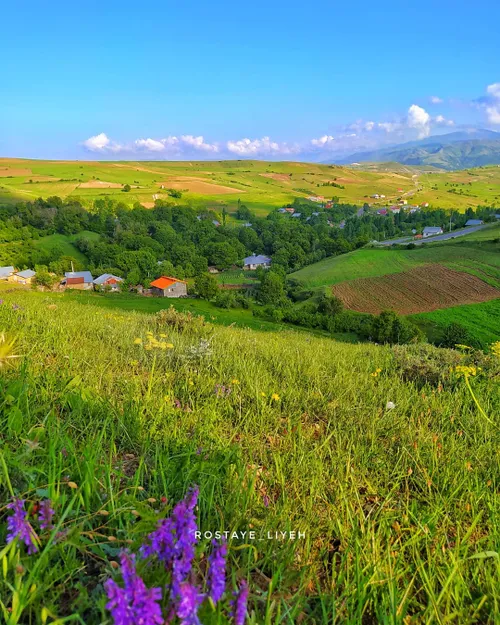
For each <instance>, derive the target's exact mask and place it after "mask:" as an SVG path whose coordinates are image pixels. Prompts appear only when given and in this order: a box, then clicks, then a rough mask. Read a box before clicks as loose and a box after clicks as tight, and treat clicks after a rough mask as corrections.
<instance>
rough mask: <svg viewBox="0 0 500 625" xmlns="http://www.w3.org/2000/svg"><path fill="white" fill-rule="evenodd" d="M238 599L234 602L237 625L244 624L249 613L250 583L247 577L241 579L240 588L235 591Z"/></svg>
mask: <svg viewBox="0 0 500 625" xmlns="http://www.w3.org/2000/svg"><path fill="white" fill-rule="evenodd" d="M235 595H236V599H235V600H234V601H233V602H232V604H233V608H234V612H233V616H234V623H235V625H243V624H244V622H245V619H246V615H247V602H248V583H247V581H246V579H242V580H241V584H240V589H239V591H238V592H237V593H235Z"/></svg>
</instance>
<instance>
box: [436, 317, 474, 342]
mask: <svg viewBox="0 0 500 625" xmlns="http://www.w3.org/2000/svg"><path fill="white" fill-rule="evenodd" d="M471 342H472V337H471V335H470V333H469V331H468V330H467V328H465V327H464V326H462V325H460V324H459V323H456V322H455V321H453V322H452V323H450V324H448V325H447V326H446V328H445V329H444V332H443V336H442V338H441V342H440V345H441V346H442V347H455V345H468V346H470V344H471Z"/></svg>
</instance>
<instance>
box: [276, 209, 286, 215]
mask: <svg viewBox="0 0 500 625" xmlns="http://www.w3.org/2000/svg"><path fill="white" fill-rule="evenodd" d="M278 213H281V214H283V213H286V208H278Z"/></svg>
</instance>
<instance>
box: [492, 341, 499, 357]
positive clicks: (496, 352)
mask: <svg viewBox="0 0 500 625" xmlns="http://www.w3.org/2000/svg"><path fill="white" fill-rule="evenodd" d="M490 349H491V353H492V354H493V355H494V356H496V357H497V358H500V341H496V342H495V343H492V344H491V345H490Z"/></svg>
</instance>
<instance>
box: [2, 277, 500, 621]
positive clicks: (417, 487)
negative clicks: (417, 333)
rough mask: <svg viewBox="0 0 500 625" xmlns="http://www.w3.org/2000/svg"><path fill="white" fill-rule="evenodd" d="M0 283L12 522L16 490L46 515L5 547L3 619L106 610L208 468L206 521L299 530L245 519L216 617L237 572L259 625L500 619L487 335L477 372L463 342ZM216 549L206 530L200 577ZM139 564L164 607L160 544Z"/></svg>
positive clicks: (210, 615) (205, 525)
mask: <svg viewBox="0 0 500 625" xmlns="http://www.w3.org/2000/svg"><path fill="white" fill-rule="evenodd" d="M0 291H1V293H0V295H1V299H2V303H1V304H0V327H1V328H2V332H3V333H4V334H3V335H2V336H4V337H5V340H4V341H3V342H2V349H1V351H0V362H1V363H2V367H1V368H0V419H1V421H2V453H1V456H0V458H1V463H0V492H1V495H2V502H3V504H2V507H1V508H0V538H1V539H2V544H3V545H4V544H5V537H6V533H7V527H6V526H7V520H8V518H10V515H11V513H12V511H11V510H10V509H7V508H6V507H5V504H6V503H8V502H9V501H12V498H14V497H16V498H22V500H23V501H24V504H23V505H24V506H25V510H26V514H27V515H28V517H27V519H28V520H29V522H30V523H31V524H32V526H33V527H36V530H37V533H36V535H33V537H32V540H33V541H34V542H35V547H36V551H35V552H34V553H31V554H30V553H27V550H26V546H25V545H23V544H21V540H19V539H15V540H14V541H10V542H9V544H7V545H5V546H4V547H3V551H2V554H3V555H2V562H3V567H2V575H1V576H0V596H1V602H2V606H3V607H4V610H3V614H4V615H6V617H7V618H6V619H5V620H6V621H7V622H8V623H12V624H14V623H16V622H17V623H18V624H21V623H33V624H35V623H43V621H44V619H45V622H46V623H47V624H49V623H58V622H59V623H61V622H76V623H89V624H90V623H106V622H108V623H109V622H110V617H109V613H108V611H107V610H106V607H105V606H106V603H107V599H106V595H105V586H104V584H105V582H106V580H108V579H109V578H114V579H117V580H120V576H119V573H118V571H117V570H116V569H117V568H119V562H118V560H119V554H120V552H121V551H122V550H123V549H124V548H126V549H128V550H130V551H131V552H132V553H139V550H140V548H141V546H142V545H144V543H145V542H147V536H148V534H150V533H151V532H153V531H154V530H155V528H156V527H157V524H158V521H159V520H160V519H163V518H165V517H167V516H169V515H170V513H171V511H172V507H173V506H174V504H175V503H176V502H178V501H179V500H181V499H182V498H183V497H184V495H185V494H186V492H187V490H188V488H189V487H192V486H194V485H197V486H198V487H199V499H198V506H197V508H196V512H195V514H196V523H197V526H198V527H199V528H200V530H201V531H202V532H205V531H215V530H221V531H225V530H230V531H233V530H238V531H240V532H242V531H245V530H248V529H249V528H251V529H253V530H255V532H256V534H257V536H258V537H261V536H264V537H267V536H269V533H270V534H271V536H274V533H275V532H280V531H285V532H291V531H295V532H298V531H300V532H303V534H304V537H303V538H300V539H297V538H296V539H295V540H275V539H263V540H260V539H259V540H255V541H252V540H248V539H245V538H238V537H236V538H234V537H232V536H231V535H230V537H229V539H228V556H227V563H228V575H227V584H226V586H227V590H226V594H225V596H224V598H223V599H222V600H221V602H220V603H219V605H218V606H217V607H216V608H214V607H212V606H211V604H210V602H208V601H207V602H205V603H204V605H203V607H202V611H201V613H200V617H201V621H202V622H203V623H211V624H213V625H215V624H216V623H218V624H220V625H222V624H225V623H228V622H231V621H228V620H227V619H226V618H225V616H223V614H225V613H226V608H228V607H229V606H228V604H229V600H230V599H231V596H232V591H233V590H234V589H235V588H236V587H237V585H238V584H240V583H241V580H242V579H244V580H247V581H248V585H249V602H248V613H249V618H248V623H249V625H257V624H261V623H262V624H264V623H268V624H274V623H283V624H286V625H295V624H297V623H303V624H304V625H309V624H310V625H313V624H316V625H318V624H319V623H331V624H332V625H344V624H345V625H358V624H359V623H366V624H367V625H371V624H375V623H384V622H387V623H391V624H392V625H409V623H447V622H448V623H452V622H456V623H468V624H469V625H476V624H477V625H480V624H486V623H494V622H496V621H497V620H498V618H499V617H500V603H499V594H498V589H499V587H500V578H499V567H498V556H497V552H498V542H499V540H500V528H499V522H498V520H499V518H500V510H499V501H498V485H499V481H500V473H499V463H498V444H499V431H498V427H497V426H496V424H495V422H494V418H495V415H498V414H499V413H500V403H499V402H500V396H499V394H498V392H497V385H498V374H499V372H500V361H499V360H498V357H497V356H496V355H495V353H494V352H489V353H488V355H484V354H483V355H481V356H477V357H478V358H479V357H480V358H481V360H480V364H481V370H480V371H478V374H477V375H476V376H472V375H471V377H470V379H469V378H467V380H466V379H464V377H463V375H461V374H460V373H459V371H460V370H459V371H458V372H457V370H456V369H455V367H456V366H457V365H461V366H466V367H468V368H467V369H466V370H467V371H468V370H472V367H473V365H474V362H475V361H474V360H473V358H475V357H476V356H475V355H472V356H471V355H470V354H468V353H460V352H457V351H452V350H438V349H436V348H432V347H431V346H418V345H417V346H399V347H398V348H390V347H387V346H376V345H373V344H359V345H345V344H341V343H338V342H335V341H332V340H331V339H327V338H319V337H315V336H313V335H311V334H309V333H306V332H303V333H299V332H287V333H282V332H274V331H269V332H265V333H264V332H260V331H258V330H252V329H243V328H237V327H224V326H222V325H212V324H210V323H206V322H203V321H200V320H198V319H197V318H196V317H192V316H185V315H183V314H182V313H180V312H177V313H175V312H174V313H172V312H168V311H159V312H156V313H155V312H154V311H153V310H151V311H150V312H149V313H146V312H145V311H143V312H139V311H134V310H131V309H128V310H126V309H125V307H123V308H120V305H119V304H118V303H117V304H116V306H114V307H112V308H104V307H101V306H98V305H94V304H93V303H92V301H91V299H90V297H88V299H85V294H78V295H77V294H75V295H74V296H73V295H71V296H68V294H59V293H41V292H31V291H29V290H23V289H16V288H10V287H9V288H4V287H2V286H0ZM104 299H105V298H102V300H104ZM143 299H144V300H146V299H147V298H143ZM98 301H101V300H100V298H97V297H96V298H94V300H93V302H95V303H97V302H98ZM107 301H113V299H112V297H111V296H110V297H109V298H107ZM114 301H115V302H118V300H114ZM149 333H150V334H149ZM151 337H153V338H155V337H159V341H160V342H162V341H168V344H165V346H166V349H157V348H156V343H155V342H152V340H151ZM161 337H164V338H161ZM12 341H14V342H13V343H12ZM155 341H156V338H155ZM13 356H15V357H13ZM474 366H475V365H474ZM415 371H418V376H416V375H415ZM408 376H410V377H411V383H409V382H408ZM467 385H470V388H471V389H472V391H473V392H474V397H472V395H471V392H470V390H469V387H468V386H467ZM476 402H477V403H476ZM478 406H479V407H478ZM42 500H50V504H51V506H52V509H53V526H50V527H49V528H48V529H47V528H42V527H40V526H39V524H38V521H37V520H36V510H37V506H39V505H40V502H41V501H42ZM40 525H41V524H40ZM211 549H212V546H211V544H210V539H209V538H206V537H204V536H202V538H201V539H200V540H199V541H198V543H197V544H196V545H195V552H196V558H195V559H194V561H193V565H192V567H191V572H190V575H191V578H190V579H193V580H194V581H195V582H196V583H197V584H200V585H205V584H206V569H207V567H206V561H207V559H208V555H209V553H210V550H211ZM137 566H138V571H139V573H140V575H141V576H143V577H144V580H145V583H146V584H147V585H148V587H152V586H161V588H162V595H163V598H162V600H161V604H162V606H163V607H164V609H165V610H166V608H167V599H166V596H165V595H166V594H167V590H166V588H167V587H168V584H169V580H170V574H169V573H168V572H166V570H165V567H164V566H163V565H162V564H161V563H158V562H156V561H155V559H152V560H147V561H146V560H144V559H143V558H139V557H138V558H137ZM193 583H194V582H193ZM74 588H77V589H78V592H75V593H73V592H68V589H74ZM388 615H390V617H389V618H388ZM45 617H46V618H45Z"/></svg>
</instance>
